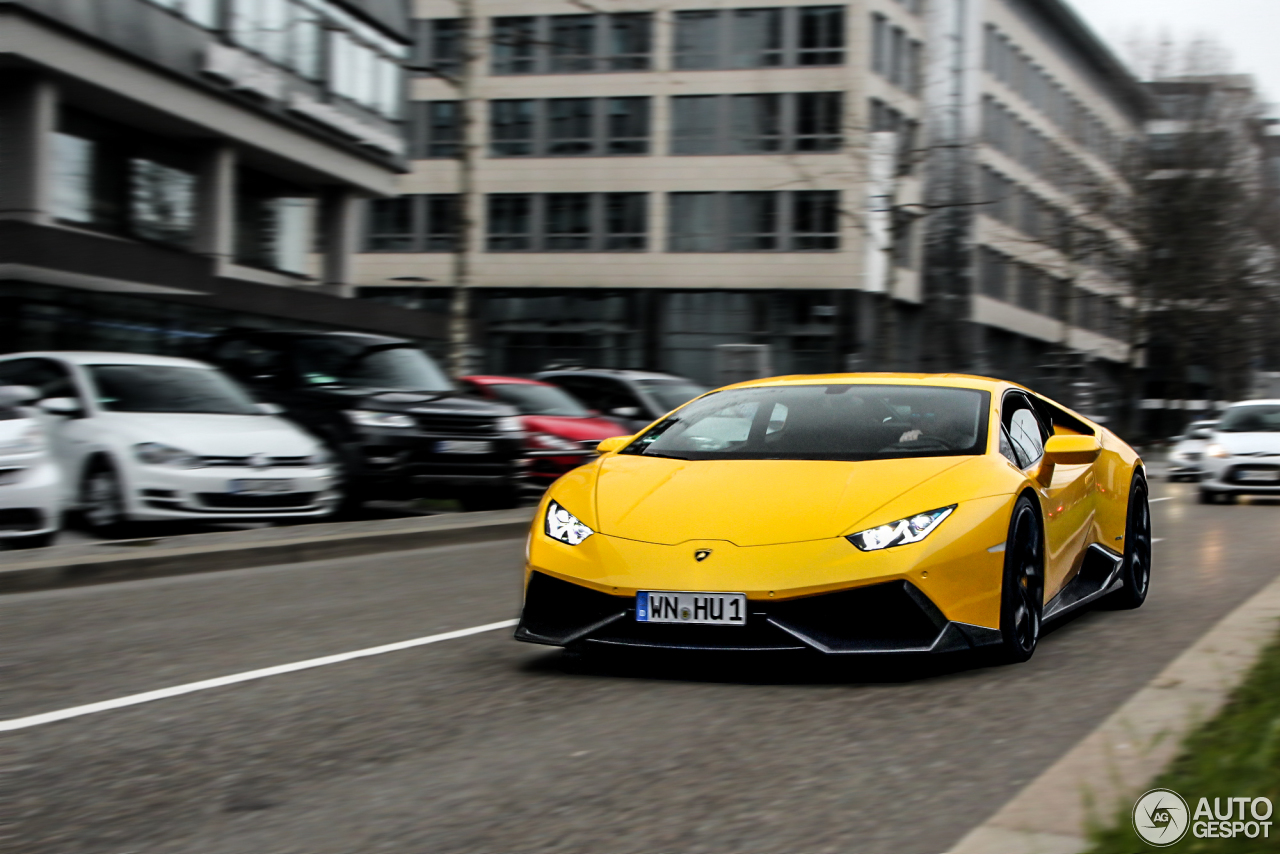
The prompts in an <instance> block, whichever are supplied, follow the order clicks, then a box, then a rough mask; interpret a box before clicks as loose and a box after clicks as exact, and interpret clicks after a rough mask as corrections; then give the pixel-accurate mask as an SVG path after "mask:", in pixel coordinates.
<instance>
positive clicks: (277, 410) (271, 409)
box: [258, 403, 284, 415]
mask: <svg viewBox="0 0 1280 854" xmlns="http://www.w3.org/2000/svg"><path fill="white" fill-rule="evenodd" d="M258 411H259V412H261V413H262V414H263V415H283V414H284V407H283V406H281V405H280V404H278V403H259V404H258Z"/></svg>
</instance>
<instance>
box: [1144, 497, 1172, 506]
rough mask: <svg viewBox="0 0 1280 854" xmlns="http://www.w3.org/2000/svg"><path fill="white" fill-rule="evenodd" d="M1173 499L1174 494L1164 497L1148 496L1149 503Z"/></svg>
mask: <svg viewBox="0 0 1280 854" xmlns="http://www.w3.org/2000/svg"><path fill="white" fill-rule="evenodd" d="M1172 500H1173V496H1172V495H1166V496H1165V497H1164V498H1148V499H1147V503H1148V504H1155V503H1156V502H1157V501H1172Z"/></svg>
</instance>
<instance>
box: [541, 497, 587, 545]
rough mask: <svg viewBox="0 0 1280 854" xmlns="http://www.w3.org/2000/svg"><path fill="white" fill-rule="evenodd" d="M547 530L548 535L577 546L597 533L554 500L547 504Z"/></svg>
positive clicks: (566, 543)
mask: <svg viewBox="0 0 1280 854" xmlns="http://www.w3.org/2000/svg"><path fill="white" fill-rule="evenodd" d="M545 530H546V532H547V536H548V537H550V538H551V539H553V540H559V541H560V542H562V543H564V544H565V545H569V546H576V545H578V544H579V543H581V542H582V541H583V540H585V539H586V538H587V537H589V536H591V535H592V534H594V533H595V531H593V530H591V529H590V528H588V527H587V526H586V525H584V524H582V523H581V522H579V521H578V517H577V516H574V515H573V514H572V513H570V512H569V511H568V510H565V509H564V508H563V507H561V506H560V505H559V504H557V503H556V502H554V501H552V502H551V503H549V504H548V505H547V519H546V526H545Z"/></svg>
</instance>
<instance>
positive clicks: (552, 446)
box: [529, 433, 578, 451]
mask: <svg viewBox="0 0 1280 854" xmlns="http://www.w3.org/2000/svg"><path fill="white" fill-rule="evenodd" d="M529 445H530V446H531V447H534V448H541V449H543V450H549V451H576V450H578V443H577V442H571V441H569V440H568V439H561V438H560V437H559V436H553V435H551V434H550V433H530V434H529Z"/></svg>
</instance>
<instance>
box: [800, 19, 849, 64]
mask: <svg viewBox="0 0 1280 854" xmlns="http://www.w3.org/2000/svg"><path fill="white" fill-rule="evenodd" d="M799 12H800V21H799V31H800V39H799V45H798V49H797V51H796V64H797V65H840V64H841V63H843V62H844V7H843V6H806V7H802V8H801V9H800V10H799Z"/></svg>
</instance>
